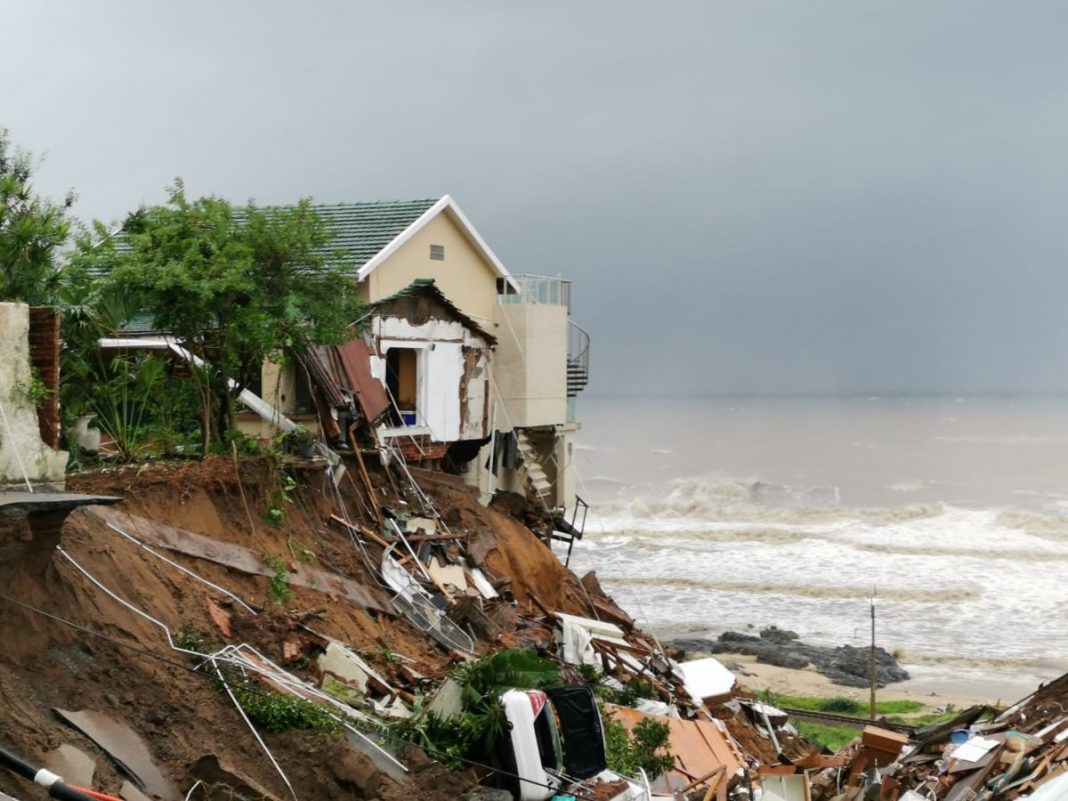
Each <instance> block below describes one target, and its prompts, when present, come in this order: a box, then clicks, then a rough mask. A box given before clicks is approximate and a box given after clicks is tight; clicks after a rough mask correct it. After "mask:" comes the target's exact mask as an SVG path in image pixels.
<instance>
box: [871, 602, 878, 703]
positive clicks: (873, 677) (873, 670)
mask: <svg viewBox="0 0 1068 801" xmlns="http://www.w3.org/2000/svg"><path fill="white" fill-rule="evenodd" d="M878 675H879V674H878V669H877V668H876V666H875V588H874V587H872V588H871V708H870V716H871V719H872V720H875V685H876V684H877V683H878Z"/></svg>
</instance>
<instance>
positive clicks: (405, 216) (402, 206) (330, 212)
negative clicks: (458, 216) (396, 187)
mask: <svg viewBox="0 0 1068 801" xmlns="http://www.w3.org/2000/svg"><path fill="white" fill-rule="evenodd" d="M437 202H438V198H423V199H420V200H384V201H375V202H370V203H332V204H326V205H316V206H315V207H314V208H315V210H316V211H317V212H318V213H319V216H320V217H321V218H322V220H323V222H324V223H325V224H326V225H327V226H328V227H329V228H331V229H333V231H334V234H335V236H336V238H335V239H334V241H333V242H332V243H331V246H330V247H331V249H332V250H344V251H346V256H347V257H348V258H350V259H352V260H353V261H354V262H355V263H356V266H357V267H360V266H363V265H364V264H366V263H367V262H368V261H370V260H371V259H372V258H374V257H375V255H377V254H378V253H379V252H380V251H381V250H382V249H383V248H385V247H386V245H388V244H389V243H390V242H392V241H393V240H394V239H396V238H397V236H398V235H400V234H401V233H403V232H404V230H405V229H406V228H407V227H408V226H409V225H411V224H412V223H414V222H415V221H416V220H418V219H419V218H420V217H422V216H423V214H424V213H426V211H427V210H428V209H430V207H431V206H433V205H434V204H435V203H437Z"/></svg>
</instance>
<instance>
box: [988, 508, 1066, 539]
mask: <svg viewBox="0 0 1068 801" xmlns="http://www.w3.org/2000/svg"><path fill="white" fill-rule="evenodd" d="M996 522H997V523H998V525H1001V526H1004V527H1005V528H1015V529H1020V530H1022V531H1024V532H1026V533H1027V534H1030V535H1031V536H1033V537H1040V538H1041V539H1045V540H1051V541H1053V542H1066V541H1068V515H1056V514H1046V515H1044V514H1039V513H1038V512H1022V511H1009V512H1002V513H1001V514H999V515H998V516H997V519H996Z"/></svg>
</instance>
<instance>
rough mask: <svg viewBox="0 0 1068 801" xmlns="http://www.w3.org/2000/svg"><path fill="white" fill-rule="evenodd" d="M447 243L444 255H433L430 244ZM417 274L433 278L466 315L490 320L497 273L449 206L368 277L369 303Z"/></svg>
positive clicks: (480, 319)
mask: <svg viewBox="0 0 1068 801" xmlns="http://www.w3.org/2000/svg"><path fill="white" fill-rule="evenodd" d="M431 245H442V246H444V248H445V258H444V260H442V261H436V260H434V259H431V258H430V246H431ZM417 278H433V279H434V282H435V283H436V284H437V286H438V288H439V289H440V290H441V291H442V292H443V293H444V294H445V296H446V297H447V298H448V299H449V300H451V301H452V302H453V303H455V304H456V305H457V306H458V307H459V308H460V309H461V310H462V311H463V312H464V313H465V314H467V315H468V316H469V317H473V318H475V319H476V320H479V321H487V322H488V321H491V320H492V319H493V309H494V307H495V306H496V304H497V274H496V272H494V270H493V267H492V266H491V265H490V263H489V262H487V261H486V260H485V259H484V258H482V256H481V255H480V254H479V252H478V251H477V250H476V249H475V248H474V247H473V246H472V245H471V243H470V242H469V241H468V240H467V237H466V236H464V234H463V232H462V231H461V229H460V227H459V226H458V225H457V224H456V223H455V222H453V220H452V219H451V218H450V217H449V214H448V212H447V211H443V212H441V213H440V214H439V215H438V216H437V217H435V218H434V219H433V220H431V221H430V222H429V223H427V224H426V225H425V226H424V227H423V228H422V229H421V230H420V231H419V232H418V233H417V234H415V236H413V237H412V238H411V239H409V240H408V241H407V242H405V243H404V244H403V245H402V246H401V247H400V248H399V249H398V250H397V252H396V253H394V254H393V255H392V256H390V257H389V258H388V259H386V260H385V261H384V262H383V263H382V264H380V265H379V266H378V267H377V268H376V269H375V270H374V271H373V272H372V273H371V274H370V275H369V276H367V279H366V280H365V281H364V282H363V285H364V286H366V295H365V296H364V301H365V302H373V301H377V300H381V299H382V298H386V297H389V296H390V295H393V294H395V293H397V292H399V291H400V290H402V289H404V288H405V287H407V286H409V285H410V284H411V283H412V282H413V281H414V280H416V279H417Z"/></svg>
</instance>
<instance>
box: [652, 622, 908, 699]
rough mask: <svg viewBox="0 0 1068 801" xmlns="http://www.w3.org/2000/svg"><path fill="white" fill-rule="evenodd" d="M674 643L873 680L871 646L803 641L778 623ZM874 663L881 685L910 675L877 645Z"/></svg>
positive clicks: (859, 682) (854, 683) (838, 677)
mask: <svg viewBox="0 0 1068 801" xmlns="http://www.w3.org/2000/svg"><path fill="white" fill-rule="evenodd" d="M671 645H673V646H675V647H676V648H681V649H682V650H684V651H689V652H695V653H705V654H745V655H747V656H755V657H756V659H757V661H758V662H763V663H764V664H767V665H776V666H778V667H784V668H792V669H795V670H800V669H803V668H807V667H808V666H809V665H811V666H812V667H814V668H815V669H816V671H817V672H818V673H821V674H823V675H824V676H826V677H827V678H828V679H830V680H831V681H832V682H834V683H835V684H841V685H843V686H845V687H867V686H869V684H870V682H871V649H870V648H855V647H853V646H852V645H841V646H838V647H837V648H832V647H829V646H823V645H809V644H807V643H803V642H801V640H800V639H799V638H798V636H797V634H796V633H795V632H793V631H789V630H787V629H780V628H778V627H776V626H769V627H768V628H766V629H763V630H762V631H761V632H760V635H759V636H755V635H752V634H742V633H741V632H737V631H725V632H723V633H722V634H720V635H719V637H718V638H717V639H715V640H706V639H683V640H672V642H671ZM875 666H876V680H877V684H878V686H879V687H885V686H886V685H887V684H893V683H894V682H897V681H905V680H906V679H908V678H909V673H908V671H907V670H905V669H904V668H903V667H901V665H899V664H898V661H897V658H896V657H894V655H893V654H891V653H889V652H887V651H886V650H884V649H882V648H878V647H877V648H876V649H875Z"/></svg>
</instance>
